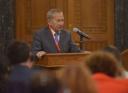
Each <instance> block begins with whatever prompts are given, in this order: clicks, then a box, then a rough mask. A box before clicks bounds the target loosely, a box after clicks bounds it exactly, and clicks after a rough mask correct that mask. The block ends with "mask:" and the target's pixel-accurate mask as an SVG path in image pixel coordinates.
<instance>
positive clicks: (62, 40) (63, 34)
mask: <svg viewBox="0 0 128 93" xmlns="http://www.w3.org/2000/svg"><path fill="white" fill-rule="evenodd" d="M64 38H65V33H64V31H61V33H60V40H59V45H60V49H61V52H63V49H64V48H63V43H64Z"/></svg>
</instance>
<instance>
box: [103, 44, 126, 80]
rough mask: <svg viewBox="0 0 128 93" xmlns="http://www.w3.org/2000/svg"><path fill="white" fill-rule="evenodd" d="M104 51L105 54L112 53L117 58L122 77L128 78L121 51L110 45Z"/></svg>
mask: <svg viewBox="0 0 128 93" xmlns="http://www.w3.org/2000/svg"><path fill="white" fill-rule="evenodd" d="M102 50H103V51H104V52H109V53H111V54H113V55H114V56H115V58H116V59H117V60H118V61H117V63H118V66H119V68H120V70H121V75H122V76H123V77H125V78H127V77H128V72H127V71H126V70H125V68H124V67H123V64H122V59H121V54H120V51H119V49H118V48H117V47H115V46H113V45H108V46H106V47H104V48H103V49H102Z"/></svg>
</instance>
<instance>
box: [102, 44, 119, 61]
mask: <svg viewBox="0 0 128 93" xmlns="http://www.w3.org/2000/svg"><path fill="white" fill-rule="evenodd" d="M102 51H105V52H109V53H112V54H113V55H114V56H115V57H116V58H117V60H118V61H119V62H121V55H120V51H119V49H118V48H117V47H115V46H114V45H108V46H106V47H104V48H103V49H102Z"/></svg>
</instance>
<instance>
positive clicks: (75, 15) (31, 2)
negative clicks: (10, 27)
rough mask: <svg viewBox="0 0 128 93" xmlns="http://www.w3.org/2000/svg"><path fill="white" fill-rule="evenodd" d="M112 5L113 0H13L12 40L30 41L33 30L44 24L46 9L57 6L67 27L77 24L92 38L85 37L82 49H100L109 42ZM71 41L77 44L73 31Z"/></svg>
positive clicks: (110, 40)
mask: <svg viewBox="0 0 128 93" xmlns="http://www.w3.org/2000/svg"><path fill="white" fill-rule="evenodd" d="M113 5H114V0H93V1H92V0H16V39H18V40H24V41H26V42H28V43H31V41H32V36H33V33H34V32H35V31H37V29H39V28H41V27H43V26H45V25H47V20H46V13H47V11H48V10H49V9H50V8H60V9H62V10H63V11H64V15H65V27H66V28H67V29H69V30H70V31H71V30H72V28H73V27H78V28H80V29H81V31H84V32H86V33H87V34H88V35H90V36H91V37H92V39H91V40H85V41H86V42H85V44H84V47H85V48H86V49H89V50H96V49H99V48H102V47H104V46H106V45H107V44H113V40H114V39H113V38H114V12H113V11H114V6H113ZM73 40H74V41H75V42H77V43H79V36H78V35H77V34H76V33H73ZM101 40H102V41H101ZM92 45H93V46H94V47H92Z"/></svg>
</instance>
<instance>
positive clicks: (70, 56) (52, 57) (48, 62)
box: [36, 52, 90, 67]
mask: <svg viewBox="0 0 128 93" xmlns="http://www.w3.org/2000/svg"><path fill="white" fill-rule="evenodd" d="M89 54H90V53H86V52H84V53H49V54H46V55H44V56H43V57H42V58H41V59H39V61H38V62H37V63H36V65H39V66H45V67H57V66H64V65H68V64H76V63H81V62H84V61H85V58H86V56H87V55H89Z"/></svg>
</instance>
